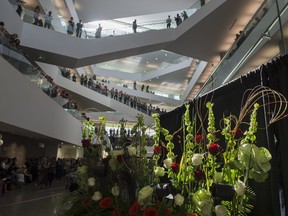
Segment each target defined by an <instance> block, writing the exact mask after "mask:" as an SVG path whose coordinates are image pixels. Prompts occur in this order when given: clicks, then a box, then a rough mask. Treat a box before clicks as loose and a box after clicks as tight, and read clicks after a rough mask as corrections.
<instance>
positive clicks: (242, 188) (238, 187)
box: [234, 180, 246, 196]
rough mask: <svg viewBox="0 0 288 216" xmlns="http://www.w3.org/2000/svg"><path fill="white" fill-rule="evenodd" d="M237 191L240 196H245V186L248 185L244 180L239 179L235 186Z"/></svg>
mask: <svg viewBox="0 0 288 216" xmlns="http://www.w3.org/2000/svg"><path fill="white" fill-rule="evenodd" d="M234 188H235V191H236V193H237V194H238V196H243V195H244V193H245V188H246V185H245V184H244V182H242V181H240V180H238V181H237V182H236V184H235V186H234Z"/></svg>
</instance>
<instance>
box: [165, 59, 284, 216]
mask: <svg viewBox="0 0 288 216" xmlns="http://www.w3.org/2000/svg"><path fill="white" fill-rule="evenodd" d="M259 85H265V86H267V87H270V88H271V89H274V90H276V91H278V92H280V93H282V94H283V95H284V96H285V97H286V98H287V97H288V55H286V56H283V57H279V58H277V59H275V60H272V61H271V62H269V63H267V64H266V65H262V66H261V67H260V68H258V69H256V70H255V71H251V72H249V73H248V74H247V75H244V76H242V77H240V78H239V79H237V80H235V81H232V82H230V83H228V84H227V85H225V86H223V87H221V88H218V89H216V90H215V91H213V92H210V93H208V94H207V95H204V96H202V97H199V98H197V99H194V100H193V101H191V102H189V103H190V114H191V119H193V118H194V116H195V115H196V110H198V111H199V110H201V113H200V115H201V117H202V118H203V117H204V119H205V117H206V112H207V111H206V110H207V109H206V108H205V104H206V102H208V101H211V102H213V103H214V107H213V110H214V114H215V119H216V123H217V122H220V120H221V119H222V118H223V116H227V115H230V114H234V115H236V116H238V115H239V111H240V109H241V101H242V96H243V94H244V93H245V91H246V90H247V89H253V88H254V87H256V86H259ZM185 110H186V109H185V106H184V105H183V106H182V107H179V108H177V109H175V110H174V111H172V112H169V113H167V114H164V115H161V117H160V121H161V126H162V127H164V128H166V129H168V130H169V131H170V133H173V132H174V131H176V130H178V129H179V128H180V127H181V124H182V123H181V122H182V116H183V115H184V113H185ZM257 117H258V123H259V126H260V127H264V126H265V118H264V110H263V109H262V110H261V111H259V112H258V116H257ZM247 120H249V119H247ZM204 124H205V125H204V126H205V127H206V126H207V124H206V122H204ZM216 126H218V128H219V125H216ZM242 129H243V130H245V129H246V128H242ZM179 135H180V134H179ZM266 135H267V133H266V131H265V130H259V131H258V134H257V145H258V146H263V147H266V148H268V149H269V150H270V152H271V154H272V160H271V165H272V169H271V171H270V172H269V178H268V179H267V181H266V182H265V183H259V184H253V183H251V187H252V188H253V190H254V191H255V192H256V200H255V203H254V210H253V212H252V213H251V215H257V216H259V215H261V216H268V215H273V216H278V215H280V203H281V201H280V199H279V187H280V188H282V189H283V194H284V198H285V197H286V199H285V204H284V205H285V206H286V209H287V210H288V205H287V204H288V203H287V201H288V200H287V199H288V185H287V184H288V169H287V166H288V155H287V156H286V157H285V155H286V154H288V143H286V141H288V119H287V118H285V119H283V120H281V121H279V122H277V123H275V124H273V125H272V126H270V127H269V130H268V137H267V136H266ZM274 137H276V139H274ZM267 139H268V140H269V143H268V142H267ZM276 140H277V142H276ZM173 142H174V144H175V153H176V154H177V155H178V159H180V157H181V152H182V151H181V145H180V144H178V143H179V142H181V140H179V137H178V136H175V138H174V140H173ZM220 144H221V145H225V143H224V141H223V140H220Z"/></svg>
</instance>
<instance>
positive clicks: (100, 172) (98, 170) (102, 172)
mask: <svg viewBox="0 0 288 216" xmlns="http://www.w3.org/2000/svg"><path fill="white" fill-rule="evenodd" d="M92 172H93V174H94V175H96V176H97V177H100V178H104V177H105V176H106V168H105V165H95V166H94V167H93V169H92Z"/></svg>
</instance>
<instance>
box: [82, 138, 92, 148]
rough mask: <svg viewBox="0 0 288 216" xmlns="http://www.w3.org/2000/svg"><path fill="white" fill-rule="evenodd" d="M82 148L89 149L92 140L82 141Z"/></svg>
mask: <svg viewBox="0 0 288 216" xmlns="http://www.w3.org/2000/svg"><path fill="white" fill-rule="evenodd" d="M81 142H82V146H83V147H84V148H86V147H89V146H90V145H91V140H90V139H82V141H81Z"/></svg>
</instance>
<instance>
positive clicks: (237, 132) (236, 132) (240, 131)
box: [231, 128, 244, 139]
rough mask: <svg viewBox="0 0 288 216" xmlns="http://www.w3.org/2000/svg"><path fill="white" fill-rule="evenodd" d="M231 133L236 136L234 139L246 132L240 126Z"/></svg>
mask: <svg viewBox="0 0 288 216" xmlns="http://www.w3.org/2000/svg"><path fill="white" fill-rule="evenodd" d="M231 134H232V136H233V137H234V139H240V138H241V137H243V135H244V132H243V131H242V130H241V129H240V128H237V129H234V130H233V131H231Z"/></svg>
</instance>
